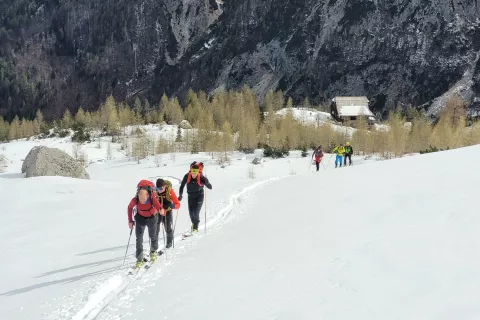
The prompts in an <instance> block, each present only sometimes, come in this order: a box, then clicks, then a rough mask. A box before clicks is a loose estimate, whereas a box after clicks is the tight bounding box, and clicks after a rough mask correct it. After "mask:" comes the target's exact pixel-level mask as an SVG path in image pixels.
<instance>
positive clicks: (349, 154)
mask: <svg viewBox="0 0 480 320" xmlns="http://www.w3.org/2000/svg"><path fill="white" fill-rule="evenodd" d="M352 154H353V148H352V146H351V145H350V142H347V143H345V157H344V158H343V165H344V166H347V158H348V161H349V164H348V165H349V166H351V165H352Z"/></svg>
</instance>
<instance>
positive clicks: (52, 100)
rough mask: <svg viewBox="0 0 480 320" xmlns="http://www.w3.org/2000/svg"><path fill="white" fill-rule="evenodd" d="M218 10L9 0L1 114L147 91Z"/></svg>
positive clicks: (186, 0) (2, 26)
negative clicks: (160, 69)
mask: <svg viewBox="0 0 480 320" xmlns="http://www.w3.org/2000/svg"><path fill="white" fill-rule="evenodd" d="M219 14H220V11H219V9H218V5H217V3H216V2H215V1H212V0H163V1H156V0H141V1H140V0H102V1H96V0H95V1H94V0H62V1H60V0H53V1H51V0H36V1H33V0H4V1H3V2H0V115H5V114H6V115H7V116H9V117H12V116H13V115H14V114H18V113H20V114H22V115H30V114H32V112H33V113H34V112H35V110H34V108H36V107H37V106H40V107H41V108H42V109H43V111H44V113H45V114H46V115H47V116H50V117H58V116H61V114H62V113H63V111H64V110H65V108H67V107H68V108H70V109H75V110H76V109H77V108H78V107H79V106H83V107H87V108H95V107H97V106H98V104H99V103H100V102H101V101H103V100H104V99H105V97H106V96H108V95H109V94H111V93H113V95H114V96H115V97H116V98H117V99H120V100H124V99H128V98H130V97H132V96H135V95H137V94H142V93H145V92H147V91H148V90H149V89H150V87H151V83H152V82H153V79H154V77H153V75H154V70H155V68H156V66H158V65H162V64H166V65H175V64H177V63H178V62H179V61H180V60H181V59H182V58H183V57H184V54H185V52H186V51H187V49H188V48H189V47H190V45H191V43H192V42H195V41H196V40H197V39H199V38H200V37H201V36H202V35H203V34H204V33H205V31H206V30H207V28H208V27H209V26H210V24H211V23H213V22H214V21H215V20H216V19H217V18H218V16H219Z"/></svg>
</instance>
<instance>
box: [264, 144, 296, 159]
mask: <svg viewBox="0 0 480 320" xmlns="http://www.w3.org/2000/svg"><path fill="white" fill-rule="evenodd" d="M289 154H290V152H289V151H288V149H286V148H285V147H282V148H272V147H270V146H269V145H265V146H264V148H263V156H264V157H268V158H273V159H277V158H283V157H285V156H288V155H289Z"/></svg>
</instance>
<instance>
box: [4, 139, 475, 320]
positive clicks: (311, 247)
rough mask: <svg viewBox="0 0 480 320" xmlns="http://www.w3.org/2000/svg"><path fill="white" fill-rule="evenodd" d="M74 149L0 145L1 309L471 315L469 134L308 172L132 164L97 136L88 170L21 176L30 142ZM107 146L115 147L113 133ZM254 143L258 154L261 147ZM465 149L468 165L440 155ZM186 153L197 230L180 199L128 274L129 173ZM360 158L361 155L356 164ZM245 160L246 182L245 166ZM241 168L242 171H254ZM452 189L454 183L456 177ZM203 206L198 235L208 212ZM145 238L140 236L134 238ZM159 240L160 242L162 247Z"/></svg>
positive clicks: (240, 161)
mask: <svg viewBox="0 0 480 320" xmlns="http://www.w3.org/2000/svg"><path fill="white" fill-rule="evenodd" d="M40 143H41V144H45V145H48V146H51V147H58V148H60V149H63V150H65V151H67V152H69V153H71V151H72V143H71V142H68V139H67V138H65V139H46V140H42V141H16V142H12V143H8V144H2V145H0V150H1V151H0V153H2V154H4V155H5V156H6V157H7V158H8V166H7V167H6V168H5V170H6V172H5V173H2V174H0V190H1V192H0V203H1V204H2V214H3V216H4V219H3V221H2V222H3V223H2V228H1V229H0V252H2V254H3V256H4V259H3V260H2V262H3V263H2V264H1V265H0V273H1V274H2V275H3V276H2V277H1V279H0V310H1V315H2V317H1V318H2V319H12V320H17V319H50V320H53V319H76V320H80V319H159V318H160V319H191V318H192V315H193V316H194V317H195V318H198V319H245V318H247V319H353V318H355V319H392V318H394V319H475V318H476V317H477V316H478V314H480V307H479V306H478V303H477V299H476V297H477V296H478V288H479V285H480V280H479V279H480V278H479V277H478V275H479V272H478V271H477V270H479V264H480V260H479V259H477V258H476V256H477V253H478V251H479V249H480V248H479V244H480V239H479V238H478V237H477V236H476V234H477V230H478V228H479V226H480V217H477V216H478V215H476V214H475V213H476V211H475V210H474V208H475V207H474V206H473V205H472V204H471V199H474V197H475V195H476V184H477V183H478V181H480V179H479V178H480V176H479V174H478V173H476V172H475V171H471V170H470V168H472V167H474V166H475V164H476V163H478V161H479V160H480V147H479V146H476V147H471V148H464V149H458V150H453V151H448V152H441V153H435V154H428V155H423V156H412V157H407V158H404V159H397V160H391V161H381V162H378V161H375V159H372V160H367V161H365V160H363V159H362V158H355V159H354V161H355V164H357V165H356V166H353V167H348V168H342V169H334V168H333V161H334V159H333V158H332V159H331V161H330V162H328V160H329V159H330V155H326V157H325V165H326V166H325V167H322V169H321V171H320V172H318V173H314V171H313V167H312V166H311V165H310V160H309V158H302V157H301V156H300V153H299V152H292V153H291V155H290V156H289V157H288V158H285V159H279V160H271V159H266V161H265V162H263V163H262V164H260V165H258V166H253V165H251V160H252V159H253V157H254V156H255V155H254V154H253V155H244V154H241V153H234V154H232V157H231V158H232V163H231V165H229V166H227V167H225V168H221V167H220V166H219V165H217V164H216V162H215V160H213V159H211V156H210V155H207V154H199V155H191V154H176V155H175V156H173V155H164V156H163V157H162V164H161V166H160V167H157V166H156V165H155V164H154V161H153V159H148V160H144V161H142V162H141V163H140V164H137V163H136V162H134V161H128V159H126V158H125V157H124V156H123V155H122V153H121V152H120V151H118V150H117V147H119V146H114V147H113V151H114V159H113V160H109V161H106V160H105V157H106V150H105V149H106V143H105V144H103V145H102V149H97V148H96V146H95V143H92V144H90V145H87V146H84V147H83V148H84V150H85V151H86V152H87V154H88V157H89V159H94V158H95V159H97V160H98V161H96V162H95V163H93V164H91V165H90V166H89V167H88V168H87V171H88V172H89V174H90V177H91V180H77V179H70V178H61V177H39V178H30V179H24V178H22V174H21V173H20V169H21V164H22V162H21V160H22V159H24V158H25V156H26V154H27V153H28V152H29V151H30V148H31V147H32V146H33V145H36V144H40ZM112 146H113V145H112ZM258 152H260V151H257V153H258ZM458 159H463V160H462V161H463V162H464V163H463V164H464V165H463V166H460V167H457V166H451V163H454V162H456V161H458ZM193 160H203V161H204V162H205V163H206V167H205V173H206V175H207V176H208V178H209V179H210V181H211V182H212V184H213V190H212V191H208V193H207V201H206V203H207V206H206V208H205V207H204V208H203V209H202V222H201V230H200V234H199V235H198V236H196V237H194V238H189V239H186V240H184V241H182V240H181V236H180V235H181V233H182V232H184V231H186V230H187V229H188V228H189V226H190V220H189V217H188V210H187V209H186V204H187V203H186V200H187V199H186V197H185V200H184V201H183V202H182V207H181V209H180V211H179V215H178V221H177V227H176V235H177V238H176V241H175V249H170V250H168V251H167V254H166V255H163V256H161V257H160V259H159V260H158V262H157V263H156V265H155V266H154V267H153V268H152V269H151V270H149V271H147V272H145V273H144V274H143V275H142V276H141V277H139V278H138V279H135V280H134V279H133V278H132V277H128V276H126V272H127V268H128V266H130V265H132V263H134V257H133V252H134V242H135V241H134V239H132V242H131V244H130V248H129V254H128V257H127V265H126V266H122V262H123V256H124V253H125V249H126V244H127V240H128V235H129V230H128V228H127V217H126V206H127V204H128V202H129V200H130V199H131V197H132V196H133V195H134V191H135V186H136V183H137V182H138V181H139V180H140V179H143V178H148V179H151V180H152V181H154V180H155V179H156V178H157V177H168V178H170V179H171V181H172V182H173V184H174V188H175V190H177V191H178V181H179V179H181V178H182V176H183V175H184V174H185V173H186V171H187V169H188V166H189V164H190V163H191V162H192V161H193ZM367 162H370V163H368V164H367ZM250 170H253V172H254V178H253V179H252V177H251V174H249V171H250ZM249 176H250V177H249ZM452 186H454V187H452ZM205 209H206V214H207V222H208V224H207V232H206V233H205V232H204V231H205V230H204V229H203V227H204V224H203V223H204V221H203V215H204V214H205ZM144 240H145V242H144V243H145V250H148V239H147V237H145V239H144ZM162 243H163V240H162V239H161V240H160V244H161V247H162Z"/></svg>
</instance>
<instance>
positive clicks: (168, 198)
mask: <svg viewBox="0 0 480 320" xmlns="http://www.w3.org/2000/svg"><path fill="white" fill-rule="evenodd" d="M156 185H157V196H158V199H160V200H161V203H163V210H165V216H164V217H160V219H158V224H157V238H158V234H159V232H160V225H161V224H162V223H163V225H164V227H165V230H166V231H167V245H166V248H167V249H168V248H170V247H171V246H172V242H173V215H172V211H173V210H178V209H180V202H179V201H178V199H177V195H176V194H175V191H173V189H172V183H171V182H170V181H168V180H163V179H157V183H156Z"/></svg>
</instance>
